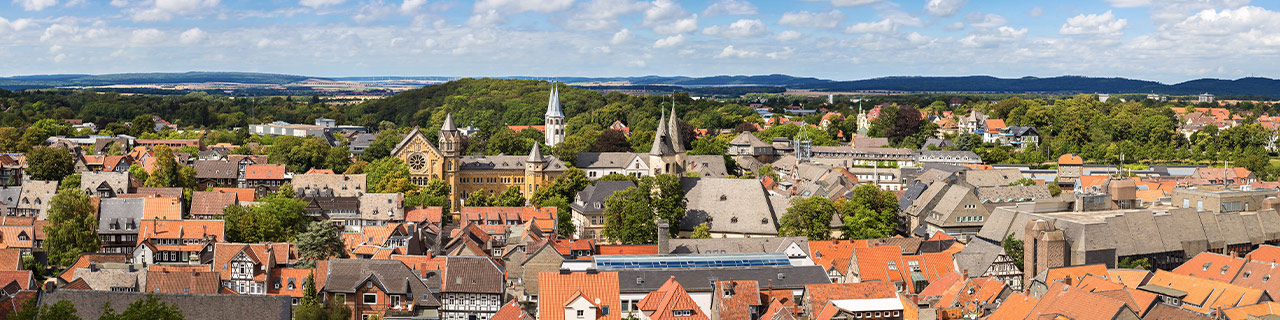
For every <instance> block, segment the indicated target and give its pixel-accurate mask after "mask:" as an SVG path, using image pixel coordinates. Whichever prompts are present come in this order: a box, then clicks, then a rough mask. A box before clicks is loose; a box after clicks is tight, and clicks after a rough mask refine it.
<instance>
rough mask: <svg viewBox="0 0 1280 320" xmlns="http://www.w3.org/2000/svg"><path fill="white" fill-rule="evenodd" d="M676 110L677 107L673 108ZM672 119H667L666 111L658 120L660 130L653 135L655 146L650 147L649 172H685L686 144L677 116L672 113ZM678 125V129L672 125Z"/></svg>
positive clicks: (657, 173) (654, 173)
mask: <svg viewBox="0 0 1280 320" xmlns="http://www.w3.org/2000/svg"><path fill="white" fill-rule="evenodd" d="M672 110H673V111H674V110H675V108H672ZM671 118H672V120H671V121H670V122H668V121H667V115H666V114H665V113H664V114H663V115H662V118H660V119H659V120H658V130H657V132H655V133H654V135H653V147H652V148H651V149H649V174H650V175H660V174H675V175H679V174H681V173H684V169H685V168H684V155H685V152H684V146H683V145H681V143H680V140H679V139H680V133H679V130H678V129H679V128H680V127H679V122H677V121H676V116H675V115H674V114H673V115H671ZM672 126H676V129H677V130H672V129H671V127H672Z"/></svg>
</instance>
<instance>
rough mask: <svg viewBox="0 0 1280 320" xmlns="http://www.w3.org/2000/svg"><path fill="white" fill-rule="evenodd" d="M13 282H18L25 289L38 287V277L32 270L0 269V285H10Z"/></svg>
mask: <svg viewBox="0 0 1280 320" xmlns="http://www.w3.org/2000/svg"><path fill="white" fill-rule="evenodd" d="M11 282H18V286H20V287H22V289H23V290H27V289H32V288H35V287H36V278H35V275H34V274H32V273H31V270H9V271H0V287H3V286H6V285H9V283H11Z"/></svg>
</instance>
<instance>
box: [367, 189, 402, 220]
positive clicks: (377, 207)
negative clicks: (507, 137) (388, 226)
mask: <svg viewBox="0 0 1280 320" xmlns="http://www.w3.org/2000/svg"><path fill="white" fill-rule="evenodd" d="M360 218H361V219H364V220H383V221H404V194H403V193H366V194H364V195H362V196H360Z"/></svg>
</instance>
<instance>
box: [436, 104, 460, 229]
mask: <svg viewBox="0 0 1280 320" xmlns="http://www.w3.org/2000/svg"><path fill="white" fill-rule="evenodd" d="M439 144H440V154H441V155H443V156H444V161H443V162H444V170H443V173H444V174H443V175H442V176H441V177H440V178H442V179H444V180H445V182H447V183H448V184H449V210H450V211H452V212H461V210H462V208H461V207H462V206H461V201H459V200H460V199H461V198H462V196H461V194H460V193H461V191H459V189H458V170H459V166H460V165H461V159H462V150H460V149H461V148H462V134H461V133H459V132H458V127H457V126H455V125H453V114H448V115H445V116H444V125H442V126H440V143H439ZM455 218H456V217H455ZM454 221H457V220H454Z"/></svg>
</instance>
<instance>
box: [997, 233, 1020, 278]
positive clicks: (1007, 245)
mask: <svg viewBox="0 0 1280 320" xmlns="http://www.w3.org/2000/svg"><path fill="white" fill-rule="evenodd" d="M1016 235H1017V233H1014V232H1010V233H1009V235H1008V236H1005V237H1004V241H1001V242H1000V246H1001V247H1004V254H1005V255H1008V256H1009V258H1010V259H1013V263H1014V265H1016V266H1018V269H1022V254H1023V251H1022V249H1023V248H1022V240H1019V239H1018V238H1017V236H1016Z"/></svg>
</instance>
